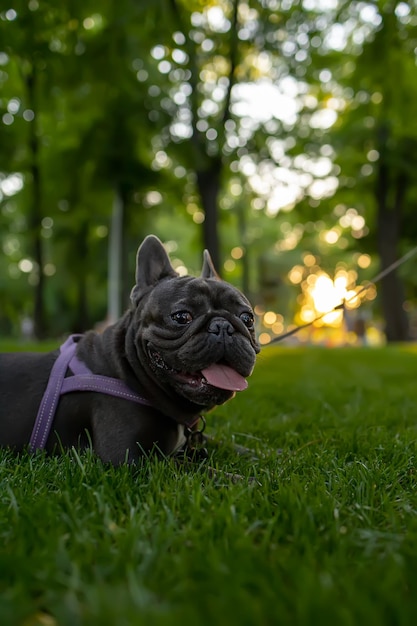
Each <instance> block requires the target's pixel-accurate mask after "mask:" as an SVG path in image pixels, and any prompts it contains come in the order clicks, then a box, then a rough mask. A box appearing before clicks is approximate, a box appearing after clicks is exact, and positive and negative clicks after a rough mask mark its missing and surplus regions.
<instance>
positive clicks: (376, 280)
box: [266, 246, 417, 346]
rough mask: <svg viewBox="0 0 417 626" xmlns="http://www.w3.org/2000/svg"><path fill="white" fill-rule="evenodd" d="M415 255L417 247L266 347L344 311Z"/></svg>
mask: <svg viewBox="0 0 417 626" xmlns="http://www.w3.org/2000/svg"><path fill="white" fill-rule="evenodd" d="M415 254H417V246H415V247H414V248H411V250H409V251H408V252H407V253H406V254H404V255H403V256H402V257H400V258H399V259H397V260H396V261H394V262H393V263H391V265H388V267H386V268H385V269H383V270H381V271H380V272H378V274H376V275H375V276H374V277H373V278H371V280H369V281H367V284H366V285H363V286H362V287H361V289H360V290H359V291H358V292H357V293H355V294H354V295H353V296H351V297H350V298H348V299H347V300H346V299H343V301H342V302H341V303H340V304H337V305H336V306H334V307H333V308H332V309H330V310H329V311H326V312H325V313H321V314H320V315H317V317H315V318H314V319H313V320H311V322H306V323H305V324H301V325H300V326H296V327H295V328H292V329H291V330H289V331H287V332H286V333H284V334H282V335H279V336H278V337H274V338H273V339H271V341H270V342H269V343H267V344H266V345H267V346H269V345H271V344H272V343H278V342H279V341H282V340H283V339H286V338H287V337H291V336H292V335H295V333H298V332H299V331H300V330H303V328H308V327H309V326H312V325H313V324H315V323H316V322H318V321H319V320H321V319H322V318H323V317H325V316H326V315H329V313H333V312H334V311H339V310H341V309H342V310H344V309H345V307H346V305H347V304H349V302H352V300H354V299H355V298H358V297H359V296H360V295H361V294H362V293H364V292H365V291H368V289H370V288H371V287H372V286H373V285H375V283H379V282H380V281H381V280H382V279H383V278H385V277H386V276H388V274H391V272H393V271H394V270H396V269H397V268H398V267H400V266H401V265H403V263H406V262H407V261H409V260H410V259H411V258H412V257H413V256H414V255H415Z"/></svg>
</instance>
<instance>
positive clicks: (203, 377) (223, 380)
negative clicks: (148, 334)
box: [149, 349, 248, 391]
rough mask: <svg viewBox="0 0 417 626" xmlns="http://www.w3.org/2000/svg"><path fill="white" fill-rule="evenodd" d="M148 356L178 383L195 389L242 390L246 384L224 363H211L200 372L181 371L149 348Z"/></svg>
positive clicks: (242, 378) (245, 381)
mask: <svg viewBox="0 0 417 626" xmlns="http://www.w3.org/2000/svg"><path fill="white" fill-rule="evenodd" d="M149 356H150V358H151V361H152V363H153V365H154V366H155V367H157V368H159V369H162V370H164V371H165V372H167V373H169V374H170V376H171V377H172V378H174V379H175V380H176V381H177V382H179V383H180V384H183V385H189V386H190V387H192V388H193V389H196V390H197V389H201V388H202V387H204V386H211V387H216V388H217V389H224V390H227V391H243V390H244V389H246V388H247V386H248V383H247V380H246V378H244V377H243V376H242V375H241V374H239V372H237V371H236V370H234V369H233V368H232V367H230V366H229V365H227V364H226V363H222V362H220V363H213V364H211V365H209V366H207V367H205V368H203V369H202V370H201V371H200V372H183V371H179V370H176V369H173V368H172V367H170V366H169V365H168V364H167V363H166V362H165V361H164V359H163V358H162V356H161V354H160V353H159V352H157V351H156V350H153V349H150V350H149Z"/></svg>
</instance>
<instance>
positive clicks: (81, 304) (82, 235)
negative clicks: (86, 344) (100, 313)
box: [73, 221, 90, 333]
mask: <svg viewBox="0 0 417 626" xmlns="http://www.w3.org/2000/svg"><path fill="white" fill-rule="evenodd" d="M76 241H77V244H76V250H75V251H74V253H75V254H76V255H77V269H78V271H77V277H76V280H77V304H76V318H75V322H74V328H73V332H76V333H83V332H85V331H86V330H88V329H89V328H90V319H89V314H88V291H87V271H86V268H87V262H88V222H87V221H84V222H82V224H81V225H80V228H79V229H78V232H77V235H76Z"/></svg>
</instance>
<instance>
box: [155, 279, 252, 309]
mask: <svg viewBox="0 0 417 626" xmlns="http://www.w3.org/2000/svg"><path fill="white" fill-rule="evenodd" d="M146 308H147V309H148V311H149V312H150V313H152V314H153V315H162V316H164V315H167V314H168V315H169V314H171V313H173V312H175V311H178V310H180V309H184V310H191V312H193V313H195V314H197V313H198V314H204V313H210V312H216V311H219V312H220V311H224V310H226V311H230V312H236V313H238V312H242V310H244V309H245V310H246V309H249V310H250V309H251V307H250V304H249V302H248V300H247V299H246V298H245V296H244V295H243V294H242V293H241V292H240V291H239V290H238V289H236V288H235V287H233V286H232V285H230V284H229V283H226V282H224V281H221V280H216V279H211V278H208V279H207V278H194V277H192V276H183V277H180V278H175V279H172V278H168V279H165V280H162V281H160V282H159V283H158V284H157V285H156V286H155V288H154V289H153V290H152V292H151V293H150V294H149V299H148V301H147V307H146Z"/></svg>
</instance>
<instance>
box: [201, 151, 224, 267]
mask: <svg viewBox="0 0 417 626" xmlns="http://www.w3.org/2000/svg"><path fill="white" fill-rule="evenodd" d="M221 169H222V164H221V159H220V158H214V159H212V160H211V162H210V167H209V168H207V169H205V170H201V171H197V172H196V175H197V187H198V191H199V193H200V197H201V204H202V206H203V209H204V216H205V219H204V222H203V243H204V247H205V248H207V250H208V251H209V252H210V255H211V258H212V260H213V263H214V267H215V268H216V270H217V272H218V273H219V274H221V259H220V244H219V234H218V229H217V221H218V206H217V200H218V196H219V191H220V175H221Z"/></svg>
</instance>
